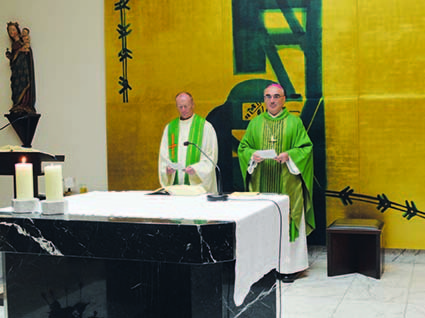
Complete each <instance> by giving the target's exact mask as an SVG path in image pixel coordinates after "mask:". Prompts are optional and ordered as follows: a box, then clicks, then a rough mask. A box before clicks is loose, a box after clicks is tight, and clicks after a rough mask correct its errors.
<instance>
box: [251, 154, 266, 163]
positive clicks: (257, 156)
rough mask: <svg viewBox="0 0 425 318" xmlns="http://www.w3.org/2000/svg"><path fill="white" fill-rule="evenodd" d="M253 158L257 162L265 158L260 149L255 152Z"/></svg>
mask: <svg viewBox="0 0 425 318" xmlns="http://www.w3.org/2000/svg"><path fill="white" fill-rule="evenodd" d="M252 160H254V161H255V162H257V163H259V162H261V161H263V160H264V158H263V157H261V155H260V153H259V152H258V151H256V152H254V154H253V155H252Z"/></svg>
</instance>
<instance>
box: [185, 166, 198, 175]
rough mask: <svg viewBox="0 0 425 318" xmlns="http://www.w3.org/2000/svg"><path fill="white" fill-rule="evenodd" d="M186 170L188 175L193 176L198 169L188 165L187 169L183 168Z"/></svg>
mask: <svg viewBox="0 0 425 318" xmlns="http://www.w3.org/2000/svg"><path fill="white" fill-rule="evenodd" d="M183 171H184V172H186V173H187V174H188V175H191V176H193V175H194V174H195V173H196V171H195V169H193V168H192V167H191V166H187V167H186V168H185V169H183Z"/></svg>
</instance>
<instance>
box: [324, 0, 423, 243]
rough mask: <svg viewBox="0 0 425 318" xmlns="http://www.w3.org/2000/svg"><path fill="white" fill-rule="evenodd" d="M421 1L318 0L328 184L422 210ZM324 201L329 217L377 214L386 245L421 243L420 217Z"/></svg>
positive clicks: (370, 206)
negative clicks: (383, 229) (379, 195)
mask: <svg viewBox="0 0 425 318" xmlns="http://www.w3.org/2000/svg"><path fill="white" fill-rule="evenodd" d="M424 15H425V1H420V0H393V1H386V0H373V1H370V0H351V1H334V0H332V1H329V0H327V1H326V0H325V1H323V76H324V95H325V100H326V142H327V147H326V152H327V177H328V186H327V187H328V189H333V190H341V189H343V188H344V187H345V186H348V185H349V186H351V187H352V188H353V189H354V190H355V192H356V193H362V194H367V195H372V196H376V195H378V194H382V193H384V194H385V195H386V196H387V197H388V199H389V200H391V201H393V202H397V203H399V204H401V205H405V204H406V203H405V201H406V200H407V201H408V202H409V205H411V201H414V203H415V205H416V207H417V208H418V210H420V211H425V139H424V138H423V137H422V136H423V135H424V132H425V125H424V124H423V119H424V117H425V95H424V83H425V72H424V71H423V70H424V68H425V34H424V32H423V30H424V28H425V19H424ZM402 215H403V213H402V212H399V211H395V210H393V209H388V210H386V211H385V212H384V213H381V212H380V211H378V210H377V209H376V204H375V205H373V204H367V203H363V204H361V203H353V205H352V206H348V207H343V206H341V202H340V201H339V200H338V199H332V198H328V199H327V219H328V223H329V222H331V221H333V220H334V219H336V218H337V217H342V216H352V217H370V218H372V217H373V218H379V219H381V220H383V221H384V222H385V232H384V239H385V241H386V246H387V247H391V248H412V249H424V248H425V220H424V219H423V218H420V217H418V216H415V217H413V218H412V219H411V220H410V221H408V220H407V219H406V218H403V216H402Z"/></svg>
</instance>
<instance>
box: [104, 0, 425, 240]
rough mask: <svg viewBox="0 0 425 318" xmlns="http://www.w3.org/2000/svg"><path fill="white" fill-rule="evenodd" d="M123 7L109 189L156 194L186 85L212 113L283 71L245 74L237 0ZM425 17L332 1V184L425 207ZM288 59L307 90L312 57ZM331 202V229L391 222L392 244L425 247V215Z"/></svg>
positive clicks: (378, 1)
mask: <svg viewBox="0 0 425 318" xmlns="http://www.w3.org/2000/svg"><path fill="white" fill-rule="evenodd" d="M311 1H313V0H311ZM117 3H119V1H118V0H114V1H112V0H105V45H106V85H107V129H108V131H107V136H108V178H109V189H110V190H135V189H142V190H143V189H155V188H157V187H159V183H158V173H157V158H158V148H159V142H160V138H161V134H162V130H163V128H164V126H165V125H166V123H167V122H169V121H170V120H171V119H172V118H174V117H176V115H177V112H176V109H175V103H174V96H175V94H176V93H177V92H179V91H182V90H187V91H190V92H191V93H192V94H193V96H194V99H195V103H196V112H197V113H199V114H200V115H202V116H206V115H207V114H208V113H209V112H210V111H211V110H212V109H214V108H215V107H216V106H218V105H222V104H223V103H224V102H225V101H226V98H227V96H228V93H229V90H230V88H232V87H234V86H235V85H236V84H237V83H240V82H242V81H246V80H250V79H254V78H255V79H268V80H275V79H276V74H275V72H274V70H273V69H272V68H271V66H270V61H268V60H267V61H266V65H267V67H266V70H265V72H260V73H258V74H238V73H237V72H235V65H234V54H233V53H234V52H233V50H234V47H233V34H232V31H233V30H232V1H231V0H218V1H192V0H173V1H169V0H158V1H143V0H137V1H136V0H130V1H129V3H128V6H129V10H126V9H125V8H124V10H118V9H119V8H117V6H116V4H117ZM116 9H117V10H116ZM424 14H425V1H420V0H393V1H387V0H374V1H370V0H369V1H367V0H347V1H336V0H323V1H322V27H323V33H322V37H323V41H322V42H323V43H322V52H321V55H322V58H323V91H324V99H325V105H326V107H325V111H326V113H325V114H326V117H325V124H326V126H325V127H326V129H325V132H326V154H327V158H326V167H327V169H326V173H327V182H328V183H327V185H325V187H326V188H327V189H329V190H335V191H339V190H341V189H343V188H344V187H346V186H351V187H352V188H354V189H355V192H356V193H362V194H367V195H373V196H375V195H377V194H381V193H385V195H387V196H388V197H389V199H390V200H391V201H394V202H398V203H401V204H404V201H405V200H408V201H409V202H410V201H414V202H415V204H416V206H417V207H418V209H419V210H421V211H423V210H425V195H424V192H425V190H424V189H425V187H424V185H423V183H424V181H423V180H425V165H424V159H423V158H424V157H425V141H424V139H423V138H422V135H423V132H424V129H425V128H424V125H423V124H422V118H423V117H424V116H423V115H424V113H425V95H424V93H423V91H424V89H423V83H425V78H424V77H425V72H423V71H422V70H423V69H424V67H425V58H424V56H425V54H424V53H425V52H424V51H425V48H424V46H425V44H424V43H425V41H424V40H425V35H424V33H423V30H424V29H425V19H424V18H423V16H424ZM297 18H299V19H300V23H305V21H302V17H298V16H297ZM269 23H270V24H271V25H272V27H273V17H270V21H269ZM128 24H130V25H129V26H128ZM118 25H121V27H117V26H118ZM279 27H282V26H277V28H279ZM120 28H121V29H120ZM117 29H120V32H121V34H122V35H126V36H123V37H122V38H119V34H118V32H117ZM130 30H131V32H130V33H128V32H129V31H130ZM127 33H128V34H127ZM123 39H125V40H123ZM123 49H125V50H123ZM120 51H121V52H124V56H123V55H121V56H119V55H118V53H119V52H120ZM280 54H281V55H280V58H281V59H285V67H287V70H286V71H287V72H288V73H289V74H290V76H291V78H292V84H293V85H294V87H295V90H296V91H299V92H304V91H305V87H303V86H304V69H302V68H300V61H302V59H303V56H302V54H301V55H300V54H299V50H294V51H291V50H286V51H285V53H280ZM120 58H121V60H120ZM291 65H292V66H293V67H291ZM120 77H121V78H120ZM130 87H131V89H130ZM123 88H127V89H125V90H124V91H122V93H121V94H120V90H122V89H123ZM323 190H324V189H323ZM326 204H327V208H326V213H327V223H328V224H329V223H330V222H332V221H333V220H334V219H336V218H337V217H345V216H351V217H367V218H379V219H382V220H383V221H384V222H385V232H384V238H385V244H386V247H392V248H425V231H423V229H424V227H425V220H424V219H422V218H420V217H418V216H416V217H413V218H412V219H411V220H410V221H408V220H406V219H405V218H403V217H402V213H400V212H398V211H395V210H392V209H388V210H387V211H386V212H385V213H383V214H382V213H381V212H379V211H378V210H377V209H376V205H372V204H366V203H361V202H354V203H353V205H349V206H343V205H342V204H341V202H340V201H339V200H338V199H335V198H327V200H326ZM316 213H324V211H316Z"/></svg>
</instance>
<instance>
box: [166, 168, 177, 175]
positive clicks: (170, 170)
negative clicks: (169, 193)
mask: <svg viewBox="0 0 425 318" xmlns="http://www.w3.org/2000/svg"><path fill="white" fill-rule="evenodd" d="M166 171H167V174H168V175H172V174H173V173H174V172H176V170H175V169H173V168H171V167H167V168H166Z"/></svg>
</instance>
